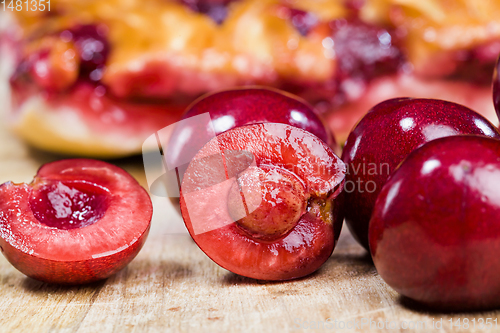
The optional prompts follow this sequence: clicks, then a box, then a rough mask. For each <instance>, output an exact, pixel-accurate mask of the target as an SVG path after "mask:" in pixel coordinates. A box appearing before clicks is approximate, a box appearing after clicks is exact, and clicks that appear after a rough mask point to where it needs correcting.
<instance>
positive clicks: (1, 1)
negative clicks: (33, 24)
mask: <svg viewBox="0 0 500 333" xmlns="http://www.w3.org/2000/svg"><path fill="white" fill-rule="evenodd" d="M0 9H3V11H4V12H5V11H8V10H10V11H11V12H21V11H27V12H36V11H41V12H44V11H49V12H50V0H24V1H23V0H0Z"/></svg>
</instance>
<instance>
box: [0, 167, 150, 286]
mask: <svg viewBox="0 0 500 333" xmlns="http://www.w3.org/2000/svg"><path fill="white" fill-rule="evenodd" d="M151 217H152V204H151V200H150V198H149V195H148V194H147V192H146V191H145V190H144V189H143V188H142V187H141V186H140V185H139V183H137V181H136V180H135V179H133V178H132V177H131V176H130V175H129V174H128V173H127V172H125V171H124V170H122V169H120V168H118V167H116V166H114V165H111V164H109V163H106V162H102V161H96V160H88V159H73V160H60V161H56V162H52V163H49V164H45V165H44V166H42V167H41V168H40V170H39V171H38V173H37V175H36V176H35V178H34V180H33V182H32V183H31V184H24V183H23V184H14V183H12V182H7V183H4V184H2V185H1V186H0V248H1V249H2V252H3V254H4V255H5V257H6V258H7V260H9V261H10V262H11V263H12V265H14V267H16V268H17V269H18V270H19V271H21V272H22V273H24V274H26V275H27V276H30V277H32V278H34V279H38V280H41V281H45V282H50V283H60V284H81V283H89V282H93V281H97V280H100V279H104V278H107V277H109V276H111V275H113V274H114V273H116V272H118V271H119V270H120V269H122V268H123V267H125V266H126V265H127V264H128V263H129V262H130V261H131V260H132V259H133V258H134V257H135V256H136V255H137V253H138V252H139V250H140V249H141V248H142V246H143V244H144V242H145V240H146V237H147V234H148V232H149V226H150V222H151Z"/></svg>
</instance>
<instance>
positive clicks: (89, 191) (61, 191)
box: [29, 181, 109, 230]
mask: <svg viewBox="0 0 500 333" xmlns="http://www.w3.org/2000/svg"><path fill="white" fill-rule="evenodd" d="M108 196H109V193H108V192H107V191H106V190H104V189H102V188H100V187H98V186H95V185H91V184H87V183H74V182H73V183H70V182H61V181H49V182H48V183H43V184H40V185H35V186H34V188H33V192H32V195H31V197H30V201H29V204H30V207H31V210H32V212H33V215H34V216H35V218H36V219H37V220H38V221H40V222H41V223H43V224H45V225H47V226H49V227H54V228H57V229H62V230H68V229H76V228H83V227H87V226H89V225H92V224H94V223H95V222H97V221H99V219H101V218H102V217H103V216H104V214H105V213H106V210H107V209H108V206H109V202H108Z"/></svg>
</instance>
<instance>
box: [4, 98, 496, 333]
mask: <svg viewBox="0 0 500 333" xmlns="http://www.w3.org/2000/svg"><path fill="white" fill-rule="evenodd" d="M0 100H1V101H4V102H3V103H2V105H5V96H2V95H0ZM0 111H2V110H0ZM0 116H1V118H0V183H3V182H5V181H7V180H12V181H15V182H29V181H30V180H31V179H32V177H33V175H34V174H35V173H36V170H37V169H38V168H39V167H40V166H41V165H42V164H43V163H46V162H49V161H52V160H56V159H61V158H63V157H62V156H57V155H51V154H47V153H44V152H40V151H38V150H34V149H31V148H29V147H27V146H26V145H25V144H24V143H23V142H21V141H19V140H18V139H17V138H16V137H15V136H14V135H13V134H12V133H10V132H9V131H8V129H7V125H6V118H5V114H4V113H2V112H0ZM113 163H116V164H117V165H119V166H121V167H123V168H125V169H126V170H128V171H129V172H131V174H132V175H133V176H134V177H136V178H137V179H138V180H139V181H140V182H141V184H143V185H144V186H146V180H145V175H144V170H143V166H142V159H141V158H140V157H137V158H129V159H123V160H118V161H114V162H113ZM153 202H154V218H153V224H152V230H151V233H150V236H149V238H148V241H147V242H146V244H145V246H144V248H143V250H142V251H141V252H140V253H139V255H138V256H137V257H136V258H135V259H134V260H133V261H132V263H131V264H130V265H129V266H128V267H126V268H125V269H123V270H122V271H121V272H119V273H118V274H116V275H115V276H113V277H111V278H109V279H107V280H105V281H102V282H98V283H94V284H91V285H84V286H77V287H62V286H57V285H50V284H46V283H42V282H38V281H35V280H33V279H30V278H27V277H25V276H24V275H23V274H21V273H20V272H18V271H17V270H16V269H15V268H13V267H12V266H11V265H10V264H9V263H8V262H7V260H5V259H4V258H3V257H2V256H0V300H1V301H0V313H1V315H0V332H99V333H104V332H218V333H219V332H258V333H265V332H288V331H293V332H295V331H296V332H302V331H305V332H310V331H313V332H316V331H327V332H337V331H341V332H342V331H344V332H354V331H359V332H386V331H389V332H432V331H436V332H494V331H500V328H498V327H495V326H496V325H495V323H494V322H493V328H490V329H488V328H486V327H482V328H481V327H480V325H479V324H478V323H479V322H480V319H481V318H482V319H483V320H486V318H492V320H493V321H494V320H497V323H498V322H499V321H500V312H499V311H492V312H477V313H454V314H449V313H433V312H427V311H426V310H425V309H421V308H419V307H418V306H416V305H415V304H413V303H412V302H410V301H408V300H406V299H403V298H401V297H400V296H398V294H397V293H396V292H395V291H394V290H392V289H391V288H390V287H388V286H387V285H386V284H385V283H384V282H383V281H382V279H381V278H380V277H379V276H378V274H377V272H376V270H375V268H374V266H373V264H372V263H371V260H370V258H369V256H368V255H367V253H366V252H365V251H364V250H363V249H362V248H361V247H360V246H359V245H357V244H356V243H355V241H354V240H353V238H352V236H351V235H350V234H349V232H348V230H347V228H344V230H343V233H342V235H341V239H340V242H339V244H338V246H337V248H336V249H335V251H334V254H333V255H332V257H331V258H330V259H329V260H328V262H327V263H326V264H325V265H324V266H323V267H322V268H321V269H320V270H319V271H318V272H316V273H315V274H313V275H311V276H309V277H306V278H303V279H300V280H296V281H290V282H281V283H270V282H259V281H255V280H252V279H247V278H243V277H240V276H237V275H235V274H233V273H231V272H228V271H226V270H224V269H222V268H220V267H219V266H218V265H216V264H215V263H214V262H212V261H211V260H210V259H209V258H208V257H207V256H205V255H204V254H203V253H202V252H201V251H200V250H199V249H198V247H197V246H196V245H195V244H194V243H193V241H192V240H191V238H190V237H189V236H188V235H187V233H186V231H185V229H184V227H183V223H182V220H181V218H180V216H179V215H178V214H177V212H176V210H175V209H174V208H173V206H172V205H171V203H170V202H169V201H167V200H166V199H165V198H158V197H155V198H153ZM499 278H500V277H499ZM450 319H452V322H453V324H457V319H460V324H461V326H460V327H458V326H453V327H452V326H451V324H450V321H449V320H450ZM464 319H467V320H468V321H469V325H468V327H465V325H464ZM473 319H475V327H473V325H472V320H473ZM439 323H441V324H442V326H441V328H440V326H439ZM499 324H500V323H499ZM353 326H354V327H353Z"/></svg>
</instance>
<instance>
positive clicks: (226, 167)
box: [180, 123, 345, 280]
mask: <svg viewBox="0 0 500 333" xmlns="http://www.w3.org/2000/svg"><path fill="white" fill-rule="evenodd" d="M344 171H345V169H344V164H343V163H342V161H340V159H339V158H338V157H337V156H336V155H335V154H334V153H333V151H332V150H331V149H330V148H329V147H328V146H327V145H326V144H325V143H324V142H323V141H322V140H320V139H318V138H317V137H316V136H314V135H312V134H311V133H309V132H307V131H304V130H302V129H299V128H296V127H293V126H290V125H285V124H279V123H263V124H254V125H247V126H242V127H236V128H233V129H231V130H229V131H226V132H224V133H222V134H219V135H218V136H217V137H216V138H214V139H212V140H211V141H209V142H208V143H207V144H206V145H205V146H204V147H203V148H202V149H201V150H200V151H199V152H198V154H196V156H195V158H194V159H193V161H192V162H191V163H190V164H189V166H188V168H187V170H186V173H185V175H184V179H183V181H182V187H181V200H180V204H181V212H182V217H183V218H184V222H185V223H186V226H187V228H188V230H189V232H190V234H191V236H192V237H193V239H194V241H195V242H196V243H197V244H198V246H199V247H200V248H201V249H202V250H203V251H204V252H205V253H206V254H207V255H208V256H209V257H210V258H211V259H212V260H214V261H215V262H216V263H218V264H219V265H221V266H222V267H224V268H226V269H228V270H230V271H232V272H234V273H237V274H240V275H243V276H247V277H251V278H255V279H263V280H287V279H293V278H298V277H302V276H305V275H308V274H310V273H312V272H314V271H315V270H317V269H318V268H319V267H320V266H321V265H322V264H323V263H324V262H325V261H326V260H327V259H328V258H329V256H330V254H331V253H332V251H333V248H334V246H335V242H336V240H337V238H338V236H339V233H340V229H341V226H342V217H341V212H340V205H339V201H338V200H337V199H335V198H336V197H337V195H338V193H339V192H340V191H341V190H342V185H341V183H342V181H343V179H344Z"/></svg>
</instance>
